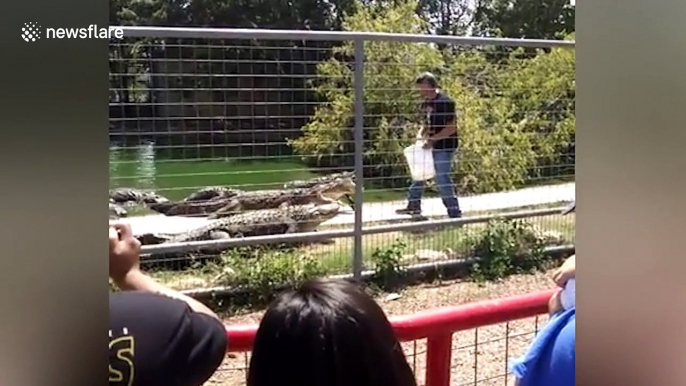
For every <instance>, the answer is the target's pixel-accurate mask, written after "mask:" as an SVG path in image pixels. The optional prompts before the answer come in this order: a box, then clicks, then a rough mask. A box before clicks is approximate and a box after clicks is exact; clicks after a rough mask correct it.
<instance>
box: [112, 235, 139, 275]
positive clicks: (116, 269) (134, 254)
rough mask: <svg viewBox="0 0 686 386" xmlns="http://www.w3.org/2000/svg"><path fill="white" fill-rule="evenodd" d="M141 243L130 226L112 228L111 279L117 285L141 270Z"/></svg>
mask: <svg viewBox="0 0 686 386" xmlns="http://www.w3.org/2000/svg"><path fill="white" fill-rule="evenodd" d="M140 251H141V243H140V241H138V240H137V239H136V238H135V237H133V232H131V226H129V225H128V224H121V223H117V224H112V225H111V226H110V277H111V278H112V280H114V282H115V283H119V282H121V281H122V280H124V279H125V278H126V276H127V275H128V274H129V273H130V272H134V271H139V269H140Z"/></svg>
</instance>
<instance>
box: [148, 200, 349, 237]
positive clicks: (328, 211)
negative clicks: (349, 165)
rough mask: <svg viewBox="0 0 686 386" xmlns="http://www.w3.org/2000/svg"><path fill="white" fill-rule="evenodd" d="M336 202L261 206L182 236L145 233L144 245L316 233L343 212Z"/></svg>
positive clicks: (218, 220) (216, 221)
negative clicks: (326, 222) (324, 224)
mask: <svg viewBox="0 0 686 386" xmlns="http://www.w3.org/2000/svg"><path fill="white" fill-rule="evenodd" d="M340 208H341V207H340V205H339V204H338V203H336V202H331V203H326V204H321V205H317V204H308V205H287V204H284V205H282V206H281V207H279V208H274V209H261V210H254V211H250V212H245V213H240V214H237V215H235V216H231V217H224V218H221V219H217V220H213V221H212V222H211V223H210V224H208V225H205V226H203V227H201V228H197V229H193V230H190V231H188V232H185V233H182V234H179V235H174V236H170V235H161V234H145V235H141V236H139V240H141V243H142V244H159V243H181V242H189V241H201V240H220V239H226V238H237V237H254V236H265V235H277V234H289V233H296V232H312V231H314V230H316V229H317V227H318V226H319V225H321V224H322V223H323V222H325V221H327V220H330V219H332V218H334V217H336V215H337V214H338V213H339V211H340Z"/></svg>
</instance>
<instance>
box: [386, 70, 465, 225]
mask: <svg viewBox="0 0 686 386" xmlns="http://www.w3.org/2000/svg"><path fill="white" fill-rule="evenodd" d="M416 85H417V89H418V91H419V93H420V94H421V95H422V97H424V99H425V101H424V105H423V107H424V112H425V113H426V125H425V126H423V128H422V130H420V132H419V133H418V134H417V139H418V140H424V141H425V142H426V145H425V146H427V147H431V148H432V153H433V159H434V168H435V169H436V176H435V177H434V179H435V181H436V186H437V187H438V192H439V193H440V195H441V199H442V200H443V205H445V207H446V209H448V216H449V217H450V218H459V217H462V211H461V210H460V204H459V202H458V200H457V196H456V195H455V187H454V186H453V182H452V180H451V178H450V173H451V171H452V164H453V157H454V156H455V154H456V153H457V147H458V140H457V124H456V118H457V115H456V112H455V102H454V101H453V100H452V99H450V97H448V96H447V95H445V94H443V93H442V92H441V91H440V90H439V89H438V81H437V80H436V77H435V76H434V75H433V74H431V73H428V72H425V73H423V74H421V75H420V76H419V77H418V78H417V81H416ZM424 186H425V183H424V181H413V182H412V185H410V190H409V193H408V199H407V201H408V202H407V207H405V208H402V209H398V210H397V211H396V213H398V214H409V215H420V214H421V212H422V210H421V202H422V194H423V193H424Z"/></svg>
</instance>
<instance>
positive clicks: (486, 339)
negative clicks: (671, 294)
mask: <svg viewBox="0 0 686 386" xmlns="http://www.w3.org/2000/svg"><path fill="white" fill-rule="evenodd" d="M551 285H552V283H551V281H550V279H549V272H548V273H537V274H530V275H516V276H511V277H509V278H507V279H505V280H503V281H501V282H494V283H487V284H484V285H481V286H479V285H477V284H474V283H468V282H462V281H445V282H442V283H433V284H425V285H421V286H416V287H412V288H408V289H406V290H404V291H403V292H402V293H401V295H402V296H401V297H400V298H399V299H397V300H392V301H386V300H385V296H380V297H379V298H378V299H377V300H378V301H379V303H380V304H381V305H382V307H383V309H384V310H385V311H386V313H387V314H388V315H406V314H412V313H414V312H417V311H421V310H427V309H431V308H435V307H442V306H449V305H457V304H464V303H469V302H474V301H479V300H487V299H494V298H499V297H504V296H512V295H519V294H525V293H528V292H532V291H538V290H545V289H549V288H551ZM261 315H262V312H261V311H260V312H253V313H250V314H244V315H238V316H232V317H230V318H227V319H226V320H225V322H226V323H227V324H249V323H258V322H259V319H260V317H261ZM545 320H546V317H545V316H541V317H538V318H528V319H523V320H518V321H514V322H510V323H507V324H501V325H494V326H489V327H483V328H479V329H474V330H467V331H461V332H459V333H456V334H455V335H454V337H453V358H452V381H451V385H455V386H461V385H483V386H495V385H499V386H502V385H505V386H507V385H511V384H513V380H512V377H511V376H509V377H508V376H506V373H507V370H506V366H507V361H508V360H509V359H512V358H514V357H517V356H519V355H521V354H522V353H524V351H525V350H526V347H527V346H528V344H529V342H530V340H531V338H532V337H533V334H534V332H535V331H536V329H537V328H538V327H539V326H540V325H542V324H543V323H545ZM506 337H507V339H506ZM403 347H404V349H405V352H406V354H407V358H408V362H409V363H410V365H411V366H412V368H413V369H414V370H415V374H416V375H417V380H418V384H419V385H423V384H424V372H425V352H426V342H425V341H424V340H422V341H415V342H404V343H403ZM248 363H249V356H248V355H244V354H229V355H227V357H226V360H225V361H224V363H223V364H222V366H221V367H220V369H219V370H218V371H217V373H216V374H215V375H214V377H213V378H212V379H211V380H210V381H208V382H207V383H206V386H241V385H245V376H246V372H245V369H246V368H247V366H248Z"/></svg>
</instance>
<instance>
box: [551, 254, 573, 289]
mask: <svg viewBox="0 0 686 386" xmlns="http://www.w3.org/2000/svg"><path fill="white" fill-rule="evenodd" d="M575 276H576V256H572V257H570V258H569V259H567V260H566V261H565V262H564V263H563V264H562V265H561V266H560V268H558V269H556V270H555V272H553V281H554V282H555V284H557V285H558V286H559V287H564V286H565V284H567V281H569V279H573V278H574V277H575Z"/></svg>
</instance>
